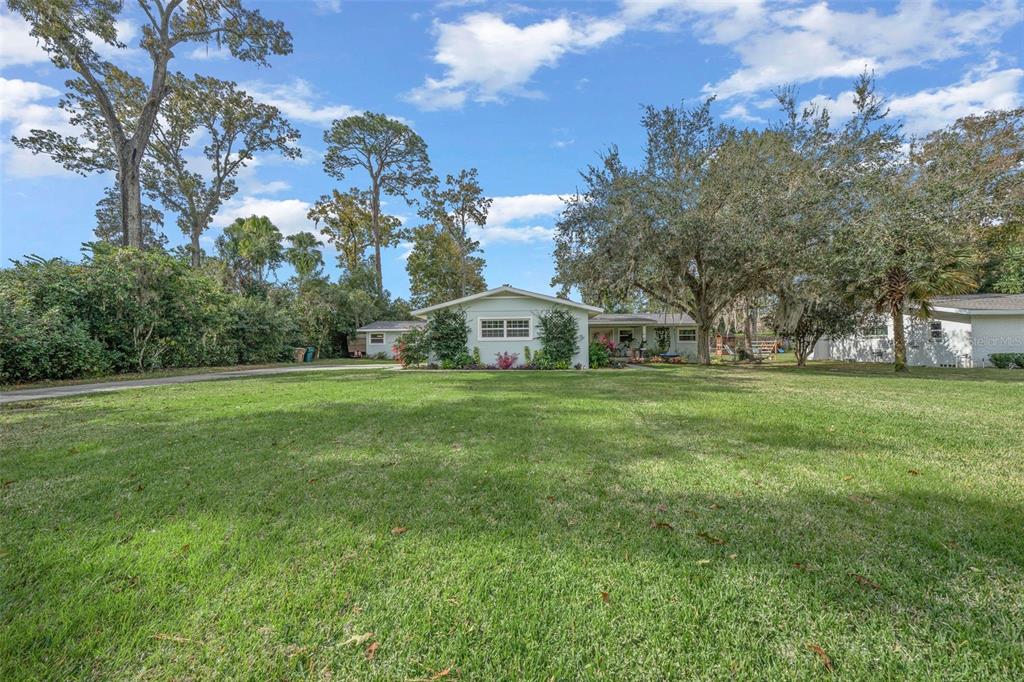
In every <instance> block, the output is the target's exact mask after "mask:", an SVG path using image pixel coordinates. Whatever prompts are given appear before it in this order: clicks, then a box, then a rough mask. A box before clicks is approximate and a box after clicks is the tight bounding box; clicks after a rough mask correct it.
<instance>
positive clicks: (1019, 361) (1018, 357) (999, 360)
mask: <svg viewBox="0 0 1024 682" xmlns="http://www.w3.org/2000/svg"><path fill="white" fill-rule="evenodd" d="M988 359H989V362H991V363H992V364H993V365H994V366H996V367H998V368H999V369H1009V368H1011V367H1020V368H1021V369H1024V353H993V354H992V355H990V356H988Z"/></svg>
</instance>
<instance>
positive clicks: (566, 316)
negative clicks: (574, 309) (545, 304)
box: [537, 308, 580, 367]
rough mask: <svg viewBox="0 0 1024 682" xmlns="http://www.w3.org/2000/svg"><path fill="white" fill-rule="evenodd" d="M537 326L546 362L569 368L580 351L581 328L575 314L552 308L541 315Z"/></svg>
mask: <svg viewBox="0 0 1024 682" xmlns="http://www.w3.org/2000/svg"><path fill="white" fill-rule="evenodd" d="M537 326H538V327H539V329H540V334H539V338H540V343H541V347H542V348H543V353H544V358H545V360H546V361H547V362H549V363H553V364H558V365H562V364H564V365H565V366H566V367H568V366H569V364H570V363H571V362H572V358H573V356H574V355H576V353H577V352H578V351H579V349H580V341H579V331H580V328H579V323H577V322H576V318H575V317H574V316H573V314H572V313H570V312H569V311H568V310H564V309H562V308H552V309H551V310H549V311H547V312H545V313H543V314H541V315H540V317H539V318H538V320H537Z"/></svg>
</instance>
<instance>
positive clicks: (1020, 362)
mask: <svg viewBox="0 0 1024 682" xmlns="http://www.w3.org/2000/svg"><path fill="white" fill-rule="evenodd" d="M1013 364H1015V365H1016V366H1017V367H1019V368H1020V369H1024V353H1017V357H1015V358H1014V359H1013Z"/></svg>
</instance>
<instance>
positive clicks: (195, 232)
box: [191, 225, 202, 268]
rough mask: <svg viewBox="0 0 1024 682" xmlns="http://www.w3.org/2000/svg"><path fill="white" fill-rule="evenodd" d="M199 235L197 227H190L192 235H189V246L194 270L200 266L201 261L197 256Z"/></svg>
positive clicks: (198, 252)
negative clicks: (190, 241) (190, 239)
mask: <svg viewBox="0 0 1024 682" xmlns="http://www.w3.org/2000/svg"><path fill="white" fill-rule="evenodd" d="M199 234H200V230H199V226H198V225H193V226H192V234H191V238H192V244H191V251H192V254H191V255H192V267H194V268H198V267H199V266H200V265H201V261H202V259H201V258H200V256H199V254H200V253H201V251H200V249H199Z"/></svg>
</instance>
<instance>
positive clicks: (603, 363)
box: [590, 341, 657, 367]
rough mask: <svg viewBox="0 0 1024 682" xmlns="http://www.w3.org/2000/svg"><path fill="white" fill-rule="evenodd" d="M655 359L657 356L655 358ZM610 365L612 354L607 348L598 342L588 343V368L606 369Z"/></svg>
mask: <svg viewBox="0 0 1024 682" xmlns="http://www.w3.org/2000/svg"><path fill="white" fill-rule="evenodd" d="M655 357H657V356H655ZM610 364H612V354H611V353H610V352H609V351H608V346H606V345H605V344H603V343H601V342H600V341H591V342H590V366H591V367H607V366H609V365H610Z"/></svg>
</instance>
